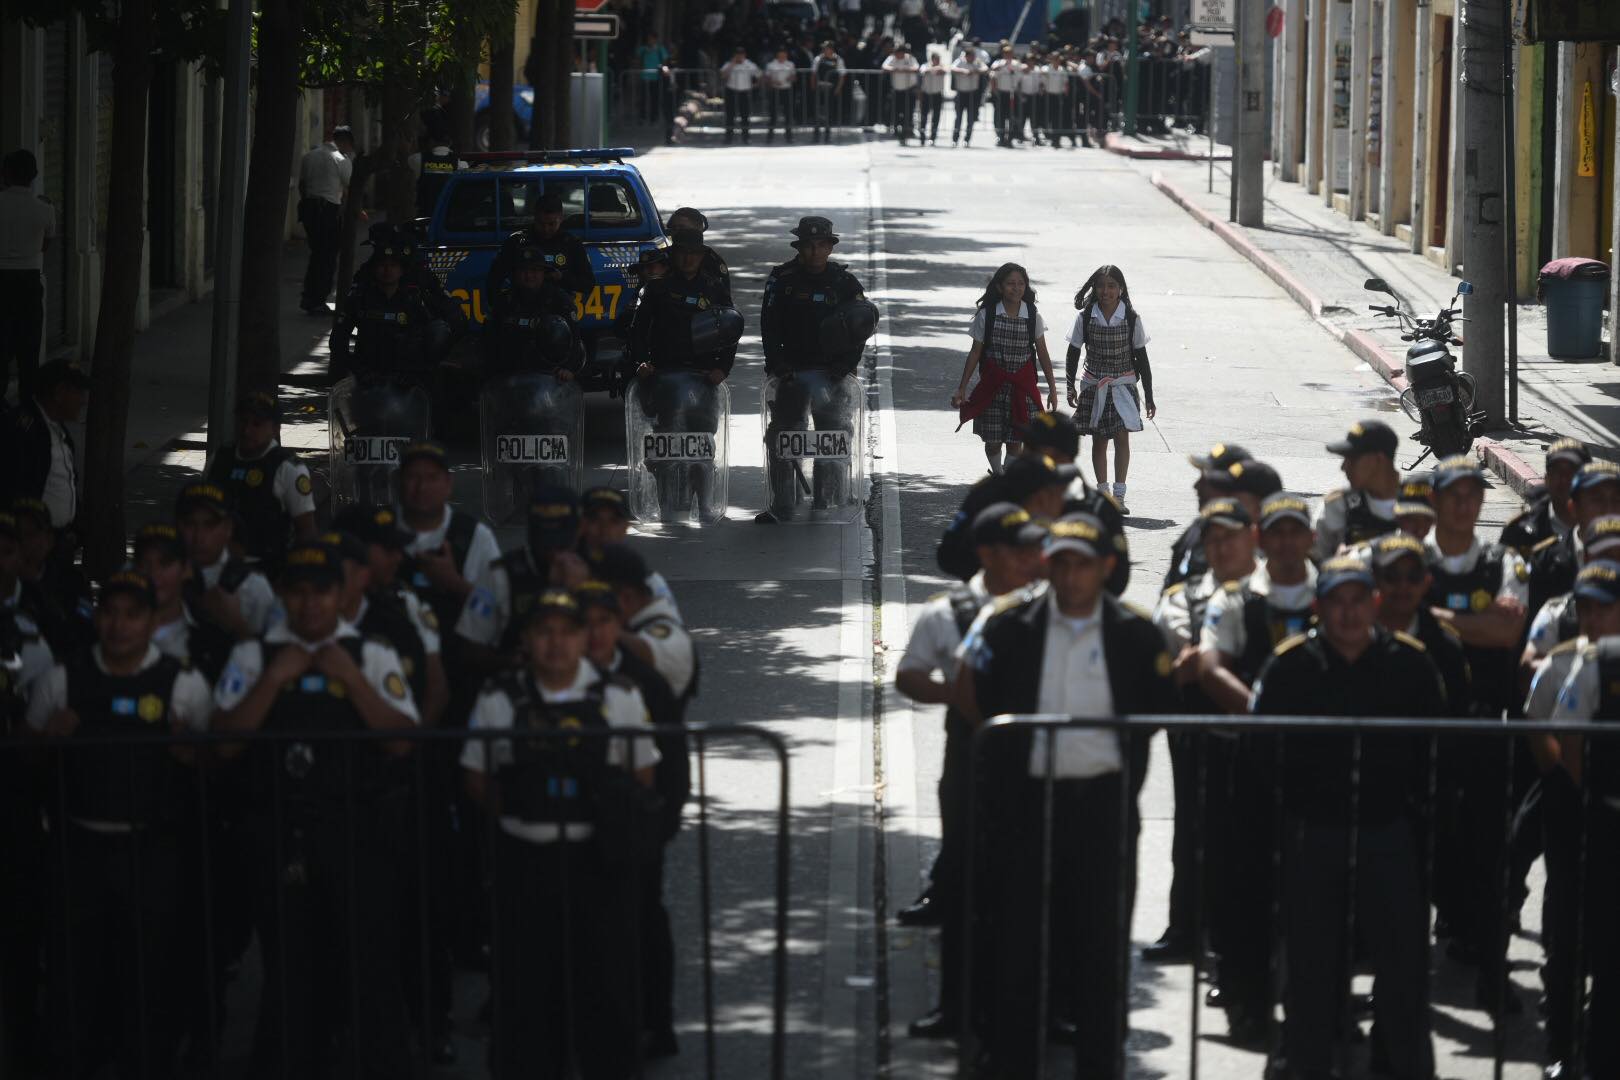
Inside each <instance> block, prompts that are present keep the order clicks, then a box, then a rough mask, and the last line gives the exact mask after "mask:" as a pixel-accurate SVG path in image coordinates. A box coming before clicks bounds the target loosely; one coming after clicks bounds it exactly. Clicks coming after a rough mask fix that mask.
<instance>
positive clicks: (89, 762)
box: [28, 571, 212, 1076]
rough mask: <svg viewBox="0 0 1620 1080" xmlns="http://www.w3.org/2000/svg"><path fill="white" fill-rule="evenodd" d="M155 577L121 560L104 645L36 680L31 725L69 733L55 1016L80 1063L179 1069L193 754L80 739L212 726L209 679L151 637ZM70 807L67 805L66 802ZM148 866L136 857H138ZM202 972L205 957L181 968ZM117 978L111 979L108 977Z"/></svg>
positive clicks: (109, 592) (106, 604)
mask: <svg viewBox="0 0 1620 1080" xmlns="http://www.w3.org/2000/svg"><path fill="white" fill-rule="evenodd" d="M155 607H156V598H155V596H154V594H153V590H152V583H151V582H150V581H148V580H147V579H146V578H145V577H143V576H142V575H140V574H138V573H135V572H133V571H119V572H117V573H115V574H113V575H111V576H110V577H108V578H107V579H106V580H105V581H103V582H102V585H101V599H100V602H99V604H98V605H97V607H96V616H95V623H96V645H95V646H94V647H93V648H91V649H87V650H85V651H83V652H80V653H77V654H75V655H72V656H68V657H66V658H64V659H63V661H62V662H61V663H59V664H58V665H56V666H55V667H54V668H52V669H51V671H50V672H49V673H48V674H46V675H45V676H43V677H42V678H40V679H39V680H38V681H37V682H36V683H35V685H34V687H33V690H32V694H31V697H30V700H29V703H28V726H29V727H30V728H31V729H33V730H34V731H35V732H38V733H40V734H42V735H44V736H46V737H48V738H51V739H60V740H63V741H64V743H65V753H64V756H63V757H62V758H61V761H60V769H59V771H58V772H57V773H56V775H57V777H58V778H59V779H58V781H57V782H58V783H59V784H60V785H61V786H60V790H58V791H54V792H52V793H50V796H49V797H48V798H47V800H46V802H47V806H48V812H49V813H50V814H51V816H52V819H53V820H52V824H51V831H52V832H53V833H55V832H57V831H58V830H60V831H61V833H62V837H61V840H62V842H61V844H60V845H52V850H53V852H56V853H59V854H60V855H61V856H62V857H63V858H64V859H65V865H62V866H60V867H59V868H58V873H59V874H60V875H61V876H60V877H59V878H58V879H57V880H59V881H61V883H62V886H63V889H62V892H61V894H60V895H58V896H57V897H56V899H55V903H54V905H53V906H54V908H55V910H56V913H57V917H58V919H59V920H60V921H59V923H58V928H57V929H58V933H59V935H60V936H59V937H58V938H57V939H56V942H55V944H56V945H57V947H58V948H57V950H56V951H55V952H54V953H53V956H52V964H51V976H52V981H53V984H54V992H53V999H54V1001H55V1003H56V1006H57V1008H58V1009H59V1010H61V1011H59V1012H57V1013H56V1014H55V1016H56V1019H55V1022H54V1024H53V1026H54V1029H55V1031H56V1032H57V1034H58V1037H59V1038H60V1039H61V1043H60V1044H59V1046H58V1060H59V1061H61V1062H63V1063H65V1064H66V1073H67V1074H68V1075H73V1076H94V1075H97V1074H98V1073H99V1072H100V1071H101V1069H102V1068H103V1067H104V1066H105V1065H107V1064H108V1063H116V1068H117V1072H118V1074H119V1075H120V1076H173V1075H177V1070H178V1063H177V1061H176V1053H177V1050H178V1047H179V1040H180V1034H181V1023H182V1020H183V1009H182V1008H181V1001H180V999H179V998H177V997H176V995H174V994H173V993H172V989H173V985H174V984H175V979H176V973H175V971H174V964H175V963H176V962H177V960H178V959H179V958H181V957H186V958H190V957H191V956H192V954H191V953H189V952H185V951H183V950H182V949H181V948H180V947H179V946H180V943H181V940H182V937H181V935H182V928H181V925H180V921H179V914H180V910H181V908H180V898H181V896H182V895H183V893H184V892H185V890H186V888H187V884H188V883H187V882H186V881H185V878H184V876H183V874H182V851H181V841H180V823H181V820H182V818H183V817H184V816H185V815H186V814H187V813H188V812H189V811H190V810H191V807H190V806H189V805H187V803H186V799H185V796H184V778H183V773H184V771H185V768H186V767H185V766H184V765H183V764H182V763H181V759H180V755H179V754H177V753H176V752H175V751H172V750H171V749H170V748H169V747H167V746H148V747H144V748H143V747H136V748H131V749H127V750H120V749H109V748H103V749H100V750H75V749H73V748H72V747H73V743H74V741H76V740H77V739H80V738H87V737H88V738H94V737H96V736H106V735H111V736H120V737H126V738H127V737H130V736H137V737H139V736H143V735H157V736H162V735H166V734H168V733H170V732H177V731H204V730H207V728H208V724H209V716H210V714H211V712H212V703H211V701H210V695H209V688H208V682H207V680H206V679H204V678H203V677H202V675H200V674H199V673H198V672H196V671H195V670H193V669H192V668H191V667H189V666H188V665H186V664H185V663H183V662H181V661H179V660H175V659H174V658H172V657H167V656H164V655H163V654H162V653H160V652H159V651H158V649H157V647H156V646H154V645H153V644H152V630H153V629H154V624H155ZM59 807H60V809H61V816H58V814H57V810H58V808H59ZM137 867H138V870H137ZM184 975H185V976H186V977H187V978H189V979H190V980H191V985H196V983H197V981H198V980H200V979H201V978H202V976H203V972H202V971H201V970H200V969H193V970H190V971H187V972H185V973H184ZM109 979H111V980H113V981H114V985H115V988H109V987H108V985H107V984H108V980H109Z"/></svg>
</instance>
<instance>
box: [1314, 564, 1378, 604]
mask: <svg viewBox="0 0 1620 1080" xmlns="http://www.w3.org/2000/svg"><path fill="white" fill-rule="evenodd" d="M1340 585H1365V586H1367V587H1368V588H1369V589H1370V588H1372V587H1373V576H1372V570H1371V569H1370V568H1369V567H1368V566H1367V561H1366V560H1365V559H1363V558H1362V557H1361V556H1359V555H1337V556H1335V557H1333V558H1331V559H1329V560H1328V561H1327V562H1325V563H1323V564H1322V567H1321V569H1320V570H1319V571H1318V572H1317V575H1316V597H1317V599H1319V600H1320V599H1321V598H1322V597H1324V596H1326V595H1327V594H1328V593H1330V592H1332V591H1333V590H1334V589H1337V588H1338V587H1339V586H1340Z"/></svg>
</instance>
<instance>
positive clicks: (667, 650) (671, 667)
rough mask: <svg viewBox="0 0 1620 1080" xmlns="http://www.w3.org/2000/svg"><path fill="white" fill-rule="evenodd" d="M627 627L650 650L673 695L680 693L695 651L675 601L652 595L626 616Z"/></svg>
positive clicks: (692, 670)
mask: <svg viewBox="0 0 1620 1080" xmlns="http://www.w3.org/2000/svg"><path fill="white" fill-rule="evenodd" d="M629 629H630V632H631V633H633V634H635V635H636V636H637V637H639V638H641V640H643V641H645V642H646V643H647V646H648V648H650V649H651V650H652V660H653V667H655V668H657V669H658V674H660V675H662V676H663V677H664V681H665V682H667V683H669V688H670V689H671V690H673V691H675V696H676V697H684V696H685V694H686V691H687V689H688V688H689V687H690V686H691V685H692V676H693V675H695V674H696V673H697V653H696V651H695V650H694V649H693V647H692V637H691V635H690V634H688V633H687V632H686V627H685V626H684V625H683V624H682V623H681V615H680V612H678V611H677V610H675V605H674V604H672V603H670V602H669V601H668V600H662V599H657V598H655V599H654V600H653V601H652V602H651V603H650V604H648V605H647V606H646V607H644V608H642V609H641V610H640V611H638V612H636V613H635V614H634V615H633V616H631V617H630V621H629Z"/></svg>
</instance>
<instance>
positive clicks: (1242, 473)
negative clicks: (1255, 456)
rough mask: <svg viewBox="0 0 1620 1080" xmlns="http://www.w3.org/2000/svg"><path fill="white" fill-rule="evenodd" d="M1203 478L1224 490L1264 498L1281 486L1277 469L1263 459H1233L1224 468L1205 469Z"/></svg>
mask: <svg viewBox="0 0 1620 1080" xmlns="http://www.w3.org/2000/svg"><path fill="white" fill-rule="evenodd" d="M1203 480H1204V482H1205V483H1206V484H1214V485H1215V486H1217V487H1220V488H1222V489H1223V490H1225V491H1230V492H1233V493H1242V494H1244V495H1253V496H1254V497H1255V498H1257V499H1264V498H1265V497H1266V496H1268V495H1275V494H1277V493H1278V492H1279V491H1281V490H1282V488H1283V483H1282V477H1281V476H1280V475H1278V473H1277V470H1276V469H1273V468H1272V467H1271V466H1270V465H1267V464H1266V463H1265V462H1263V461H1234V462H1233V463H1232V464H1230V465H1228V466H1227V467H1226V468H1224V469H1205V470H1204V475H1203Z"/></svg>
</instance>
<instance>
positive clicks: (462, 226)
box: [442, 180, 497, 233]
mask: <svg viewBox="0 0 1620 1080" xmlns="http://www.w3.org/2000/svg"><path fill="white" fill-rule="evenodd" d="M496 225H497V222H496V219H495V185H494V184H493V183H492V182H490V181H488V180H484V181H479V180H462V181H460V182H459V183H455V184H452V185H451V187H450V199H449V201H448V203H447V204H446V205H445V208H444V224H443V226H442V228H443V229H444V231H445V232H451V233H487V232H493V231H494V229H495V227H496Z"/></svg>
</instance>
